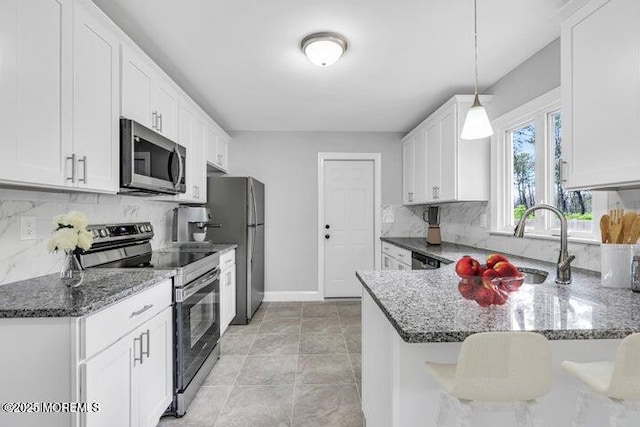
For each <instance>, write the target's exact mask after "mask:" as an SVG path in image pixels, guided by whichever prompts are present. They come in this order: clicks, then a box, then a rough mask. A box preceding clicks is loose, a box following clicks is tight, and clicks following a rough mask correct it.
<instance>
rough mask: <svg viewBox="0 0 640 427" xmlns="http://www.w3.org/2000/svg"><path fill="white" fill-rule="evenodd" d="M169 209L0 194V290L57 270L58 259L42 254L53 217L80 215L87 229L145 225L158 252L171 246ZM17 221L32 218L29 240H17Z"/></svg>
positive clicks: (132, 201)
mask: <svg viewBox="0 0 640 427" xmlns="http://www.w3.org/2000/svg"><path fill="white" fill-rule="evenodd" d="M175 206H176V204H174V203H170V202H153V201H149V200H148V199H146V198H144V197H132V196H113V195H98V194H81V193H73V194H65V193H45V192H39V191H26V190H7V189H0V284H6V283H9V282H14V281H16V280H22V279H27V278H31V277H36V276H42V275H45V274H49V273H54V272H57V271H59V270H60V267H61V264H62V260H63V257H64V256H63V255H61V254H51V253H49V252H47V249H46V242H47V240H48V238H49V236H50V233H51V220H52V219H53V217H54V216H55V215H58V214H61V213H65V212H68V211H70V210H77V211H81V212H84V213H85V214H86V215H87V217H88V219H89V223H90V224H104V223H113V222H126V221H132V222H136V221H150V222H151V224H152V225H153V227H154V231H155V236H154V238H153V240H152V241H151V245H152V246H153V247H154V248H159V247H162V246H166V245H168V244H169V243H170V241H171V234H170V230H171V219H172V215H173V213H172V211H173V208H174V207H175ZM22 216H34V217H35V218H36V232H37V235H36V239H35V240H20V218H21V217H22Z"/></svg>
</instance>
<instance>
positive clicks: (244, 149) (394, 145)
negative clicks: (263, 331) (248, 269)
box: [214, 132, 402, 292]
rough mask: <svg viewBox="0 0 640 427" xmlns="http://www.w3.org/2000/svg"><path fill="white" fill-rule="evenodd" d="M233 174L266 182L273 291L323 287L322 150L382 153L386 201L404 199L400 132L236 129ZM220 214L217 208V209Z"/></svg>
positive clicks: (268, 278)
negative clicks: (320, 271)
mask: <svg viewBox="0 0 640 427" xmlns="http://www.w3.org/2000/svg"><path fill="white" fill-rule="evenodd" d="M232 136H233V139H234V140H233V143H232V144H231V146H230V155H229V158H230V159H231V162H232V165H231V167H232V169H233V175H236V176H253V177H255V178H257V179H258V180H260V181H262V182H264V184H265V197H266V201H265V222H266V224H265V246H266V248H265V288H266V291H267V292H280V291H311V292H312V291H316V290H317V289H318V283H317V282H318V280H317V269H318V267H317V266H318V249H317V245H318V240H317V239H318V232H317V221H318V191H317V187H318V165H317V164H318V153H319V152H360V153H382V203H388V204H398V203H401V195H402V158H401V149H400V137H401V134H398V133H377V132H371V133H369V132H236V133H234V134H233V135H232ZM214 216H215V213H214Z"/></svg>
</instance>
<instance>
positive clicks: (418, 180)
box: [413, 131, 431, 203]
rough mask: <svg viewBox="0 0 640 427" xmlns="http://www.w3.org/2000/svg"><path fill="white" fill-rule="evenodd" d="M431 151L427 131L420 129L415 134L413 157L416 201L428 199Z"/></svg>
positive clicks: (420, 201)
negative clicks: (428, 170) (428, 171)
mask: <svg viewBox="0 0 640 427" xmlns="http://www.w3.org/2000/svg"><path fill="white" fill-rule="evenodd" d="M428 157H431V153H429V152H428V150H427V135H426V132H424V131H420V132H418V134H417V135H416V136H415V146H414V157H413V189H414V193H415V194H414V201H415V203H424V202H426V201H427V200H428V196H429V193H428V191H427V158H428Z"/></svg>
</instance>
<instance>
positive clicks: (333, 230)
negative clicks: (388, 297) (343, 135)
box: [320, 160, 375, 298]
mask: <svg viewBox="0 0 640 427" xmlns="http://www.w3.org/2000/svg"><path fill="white" fill-rule="evenodd" d="M373 189H374V172H373V161H371V160H369V161H345V160H328V161H325V163H324V214H323V218H324V222H325V227H324V228H323V229H322V235H321V236H320V238H321V239H323V240H324V242H325V245H324V296H325V297H328V298H331V297H359V296H361V295H362V286H361V285H360V283H359V282H358V279H357V278H356V275H355V271H356V270H373V268H374V265H375V263H374V230H373V218H374V204H373V200H374V195H373ZM327 226H328V228H327Z"/></svg>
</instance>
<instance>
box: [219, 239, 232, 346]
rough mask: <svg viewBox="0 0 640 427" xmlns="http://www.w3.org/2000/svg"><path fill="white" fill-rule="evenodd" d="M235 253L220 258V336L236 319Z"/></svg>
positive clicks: (230, 252) (228, 253)
mask: <svg viewBox="0 0 640 427" xmlns="http://www.w3.org/2000/svg"><path fill="white" fill-rule="evenodd" d="M235 254H236V251H235V250H233V251H229V252H227V253H225V254H222V255H221V256H220V268H221V272H220V335H222V334H224V332H225V331H226V330H227V327H228V326H229V323H231V321H232V320H233V318H234V317H236V256H235Z"/></svg>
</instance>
